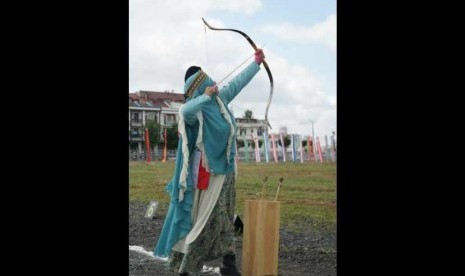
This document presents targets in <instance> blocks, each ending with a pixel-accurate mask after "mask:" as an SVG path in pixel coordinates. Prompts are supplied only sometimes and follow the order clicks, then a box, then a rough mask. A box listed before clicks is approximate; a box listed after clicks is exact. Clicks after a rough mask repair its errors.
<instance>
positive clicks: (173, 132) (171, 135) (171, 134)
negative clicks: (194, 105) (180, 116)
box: [166, 124, 179, 149]
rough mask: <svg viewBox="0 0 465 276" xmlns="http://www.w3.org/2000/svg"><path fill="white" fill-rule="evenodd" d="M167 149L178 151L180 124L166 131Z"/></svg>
mask: <svg viewBox="0 0 465 276" xmlns="http://www.w3.org/2000/svg"><path fill="white" fill-rule="evenodd" d="M166 139H167V140H168V141H167V143H166V147H167V148H168V149H176V148H177V147H178V141H179V135H178V124H174V125H173V126H172V127H170V128H167V129H166Z"/></svg>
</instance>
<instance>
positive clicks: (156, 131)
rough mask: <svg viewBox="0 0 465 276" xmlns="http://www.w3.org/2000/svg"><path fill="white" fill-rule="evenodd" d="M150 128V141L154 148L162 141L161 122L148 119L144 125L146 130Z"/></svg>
mask: <svg viewBox="0 0 465 276" xmlns="http://www.w3.org/2000/svg"><path fill="white" fill-rule="evenodd" d="M146 128H147V129H148V131H149V141H150V147H151V148H152V149H153V148H154V146H155V145H156V144H158V143H160V129H161V127H160V124H159V123H157V122H156V121H155V120H146V121H145V126H144V131H145V129H146Z"/></svg>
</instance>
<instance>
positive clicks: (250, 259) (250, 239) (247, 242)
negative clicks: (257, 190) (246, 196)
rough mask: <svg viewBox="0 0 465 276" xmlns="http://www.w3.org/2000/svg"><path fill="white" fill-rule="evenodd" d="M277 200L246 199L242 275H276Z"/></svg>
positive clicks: (278, 210) (277, 238) (278, 213)
mask: <svg viewBox="0 0 465 276" xmlns="http://www.w3.org/2000/svg"><path fill="white" fill-rule="evenodd" d="M280 206H281V205H280V202H279V201H268V200H246V201H245V210H244V219H245V220H244V241H243V246H242V275H243V276H264V275H274V276H277V275H278V253H279V218H280Z"/></svg>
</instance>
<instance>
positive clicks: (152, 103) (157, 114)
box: [128, 90, 184, 154]
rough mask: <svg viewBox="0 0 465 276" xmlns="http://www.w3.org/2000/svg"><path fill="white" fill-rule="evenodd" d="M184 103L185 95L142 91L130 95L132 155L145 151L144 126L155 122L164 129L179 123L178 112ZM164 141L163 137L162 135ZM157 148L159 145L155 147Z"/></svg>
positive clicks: (130, 144) (130, 143) (130, 146)
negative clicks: (149, 121)
mask: <svg viewBox="0 0 465 276" xmlns="http://www.w3.org/2000/svg"><path fill="white" fill-rule="evenodd" d="M183 103H184V94H180V93H174V92H168V91H166V92H155V91H144V90H141V91H139V92H136V93H129V110H128V112H129V149H130V154H134V153H136V154H137V153H138V154H141V153H142V152H143V149H144V143H145V136H144V128H143V127H144V125H145V122H146V120H155V121H156V122H157V123H159V124H160V126H161V127H162V129H163V128H169V127H172V126H173V125H174V124H176V123H177V122H178V121H179V117H178V110H179V107H180V106H181V105H182V104H183ZM160 135H161V138H162V140H163V135H162V133H160ZM155 147H157V145H155Z"/></svg>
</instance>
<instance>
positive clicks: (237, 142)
mask: <svg viewBox="0 0 465 276" xmlns="http://www.w3.org/2000/svg"><path fill="white" fill-rule="evenodd" d="M236 145H237V148H238V149H239V148H242V147H244V146H245V145H244V140H242V139H236Z"/></svg>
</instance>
